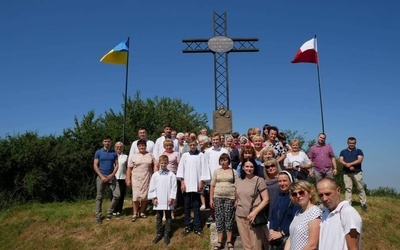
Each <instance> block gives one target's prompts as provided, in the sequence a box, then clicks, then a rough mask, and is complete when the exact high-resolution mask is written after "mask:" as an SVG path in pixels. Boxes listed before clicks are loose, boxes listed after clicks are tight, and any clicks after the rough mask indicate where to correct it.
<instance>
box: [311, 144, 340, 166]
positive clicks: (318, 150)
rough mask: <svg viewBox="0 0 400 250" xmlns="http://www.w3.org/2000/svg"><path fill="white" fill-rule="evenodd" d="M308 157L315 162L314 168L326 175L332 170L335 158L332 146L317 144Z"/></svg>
mask: <svg viewBox="0 0 400 250" xmlns="http://www.w3.org/2000/svg"><path fill="white" fill-rule="evenodd" d="M308 157H309V158H310V160H311V161H312V162H313V165H314V168H315V169H316V170H317V171H318V172H321V173H326V172H327V171H329V170H330V169H331V168H332V160H331V158H332V157H335V154H334V153H333V149H332V147H331V145H329V144H325V145H323V146H321V145H319V144H316V145H314V146H312V147H311V149H310V152H308Z"/></svg>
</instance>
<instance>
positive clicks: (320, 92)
mask: <svg viewBox="0 0 400 250" xmlns="http://www.w3.org/2000/svg"><path fill="white" fill-rule="evenodd" d="M314 38H315V39H316V38H317V36H316V35H314ZM317 73H318V89H319V106H320V109H321V122H322V133H325V125H324V110H323V108H322V91H321V77H320V74H319V62H317Z"/></svg>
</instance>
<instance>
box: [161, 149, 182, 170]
mask: <svg viewBox="0 0 400 250" xmlns="http://www.w3.org/2000/svg"><path fill="white" fill-rule="evenodd" d="M163 155H166V156H168V165H167V168H168V169H169V171H172V173H174V174H176V171H177V170H178V165H179V160H180V157H179V152H175V151H174V152H172V153H167V152H165V151H164V153H163Z"/></svg>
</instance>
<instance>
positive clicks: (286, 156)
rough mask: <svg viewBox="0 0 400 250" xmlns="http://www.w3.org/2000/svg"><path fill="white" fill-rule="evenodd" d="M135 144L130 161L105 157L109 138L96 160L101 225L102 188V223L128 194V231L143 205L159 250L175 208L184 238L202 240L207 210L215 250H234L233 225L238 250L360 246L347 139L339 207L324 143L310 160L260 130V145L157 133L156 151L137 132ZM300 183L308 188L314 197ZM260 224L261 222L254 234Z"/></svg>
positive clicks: (358, 156) (357, 158) (234, 138)
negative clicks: (152, 218)
mask: <svg viewBox="0 0 400 250" xmlns="http://www.w3.org/2000/svg"><path fill="white" fill-rule="evenodd" d="M138 136H139V139H138V140H136V141H134V142H133V143H132V146H131V149H130V153H129V156H127V155H125V154H124V153H123V144H122V143H121V142H117V143H116V144H115V151H114V150H112V148H111V138H110V137H108V136H106V137H104V139H103V148H102V149H100V150H98V151H96V153H95V159H94V170H95V172H96V174H97V180H96V186H97V196H96V222H97V223H99V224H101V223H102V199H103V193H104V189H105V188H106V187H107V186H109V187H110V189H111V191H112V199H111V202H110V207H109V209H108V211H107V215H106V217H105V218H106V220H111V219H112V218H113V217H114V216H119V215H120V213H121V212H122V205H123V203H124V197H125V194H126V188H127V187H131V188H132V207H133V215H132V218H131V220H132V222H135V221H136V220H137V219H138V218H146V217H147V215H146V207H147V202H148V201H151V203H152V205H153V210H155V211H156V229H157V234H156V237H155V238H154V240H153V243H154V244H156V243H158V242H159V241H160V240H162V239H163V238H164V242H165V244H167V245H168V244H169V243H170V240H171V236H172V235H171V221H172V220H173V219H174V209H175V207H176V206H177V205H181V206H183V210H184V230H183V232H182V236H183V237H185V236H187V235H189V234H190V233H191V232H193V233H194V234H196V235H199V236H202V235H203V232H202V224H201V218H200V210H204V208H205V207H206V205H208V206H209V217H208V219H207V223H209V224H210V223H214V222H215V226H216V229H217V233H218V243H217V245H215V246H214V249H216V250H218V249H224V247H225V244H226V245H227V247H228V249H229V250H232V249H234V241H233V238H232V232H233V229H234V226H235V225H236V226H237V229H238V232H239V234H240V236H241V240H242V244H243V248H244V249H318V248H319V249H339V248H340V249H358V248H359V247H360V245H361V243H360V242H361V233H362V231H361V229H362V221H361V217H360V215H359V214H358V212H357V211H356V210H355V209H354V208H353V207H352V206H351V190H352V185H353V182H354V183H355V184H356V186H357V188H358V189H359V191H360V202H361V207H362V210H363V211H365V210H366V208H367V207H366V197H365V192H364V187H363V183H362V170H361V163H362V160H363V153H362V151H361V150H360V149H357V148H356V147H355V145H356V139H355V138H354V137H350V138H349V139H348V147H347V148H346V149H345V150H343V151H342V152H341V153H340V156H339V162H340V163H341V164H342V166H343V173H344V176H345V177H344V179H345V185H346V201H341V200H340V188H339V187H338V186H337V184H336V183H335V181H334V180H333V177H334V176H335V175H337V165H336V158H335V155H334V153H333V150H332V148H331V146H330V145H329V144H326V143H325V139H326V135H325V134H323V133H321V134H319V135H318V143H317V144H316V145H314V146H313V147H311V148H310V150H309V152H308V155H307V154H305V153H304V152H303V151H301V150H300V148H301V145H300V141H299V140H298V139H293V140H291V141H290V143H286V141H285V136H284V134H283V133H279V131H278V128H277V127H274V126H269V125H265V126H264V127H263V131H262V135H261V130H259V129H254V128H252V129H249V130H248V134H247V135H243V136H240V135H239V133H237V132H234V133H232V134H229V135H223V134H218V133H214V134H212V135H211V136H208V135H207V131H206V129H202V130H201V132H200V134H199V135H198V136H197V135H196V134H194V133H176V132H174V131H173V130H172V127H171V126H170V125H165V126H164V130H163V134H162V136H161V137H159V138H158V139H157V140H156V142H155V143H154V142H152V141H151V140H149V139H148V138H147V131H146V129H145V128H140V129H139V132H138ZM308 178H316V182H317V186H316V188H315V187H314V186H313V185H312V184H310V183H309V182H308V181H307V180H308ZM207 199H208V200H209V203H208V204H206V200H207ZM320 203H322V204H323V206H324V207H323V209H322V210H321V208H320V207H321V206H322V205H320V206H318V205H319V204H320ZM192 211H193V218H192V216H191V212H192ZM261 215H265V217H266V218H267V221H266V222H265V223H263V224H262V225H258V224H257V225H256V224H255V222H256V221H258V217H259V216H261ZM163 221H165V226H164V227H163ZM224 235H225V236H226V242H223V239H224Z"/></svg>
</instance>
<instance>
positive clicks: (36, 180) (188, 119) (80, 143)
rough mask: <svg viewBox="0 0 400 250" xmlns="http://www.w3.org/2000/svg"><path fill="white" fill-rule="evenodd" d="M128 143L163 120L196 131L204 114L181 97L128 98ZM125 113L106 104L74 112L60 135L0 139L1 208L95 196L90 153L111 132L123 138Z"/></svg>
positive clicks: (155, 131)
mask: <svg viewBox="0 0 400 250" xmlns="http://www.w3.org/2000/svg"><path fill="white" fill-rule="evenodd" d="M127 110H128V113H127V118H128V119H127V127H126V128H127V129H126V131H127V138H129V142H128V143H127V144H128V145H127V147H126V152H128V150H129V146H130V142H132V141H133V140H134V139H136V137H137V130H138V129H139V127H141V126H146V127H147V129H148V132H149V137H150V138H151V139H153V140H154V139H155V138H157V137H158V136H159V135H160V133H161V131H162V129H163V125H164V124H166V123H170V124H171V125H172V126H173V127H174V129H176V130H178V131H199V130H200V128H202V127H207V118H206V115H205V114H197V113H196V112H195V110H194V108H193V107H191V106H190V105H189V104H187V103H183V102H182V101H181V100H180V99H171V98H165V97H162V98H159V97H155V98H154V99H146V100H142V99H140V93H139V92H137V93H136V95H135V98H134V99H133V100H132V99H130V98H129V99H128V102H127ZM122 127H123V113H122V112H115V111H114V110H112V109H110V110H109V111H107V112H105V114H104V115H98V116H96V114H95V112H94V111H93V110H91V111H89V112H88V113H87V114H86V115H84V116H83V117H82V119H78V118H77V117H75V119H74V127H72V128H67V129H64V131H63V134H62V135H61V136H58V137H56V136H53V135H50V136H39V135H38V134H37V133H35V132H26V133H25V134H22V135H16V136H7V137H6V138H5V139H0V161H1V162H2V165H1V168H0V209H1V208H4V207H7V206H9V205H11V204H16V203H23V202H29V201H35V202H52V201H74V200H82V199H87V198H93V197H95V173H94V171H93V156H94V153H95V151H96V150H97V149H99V148H101V147H102V143H101V142H102V139H103V137H104V136H105V135H110V136H111V137H112V138H113V140H114V142H116V141H117V140H121V139H122Z"/></svg>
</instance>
